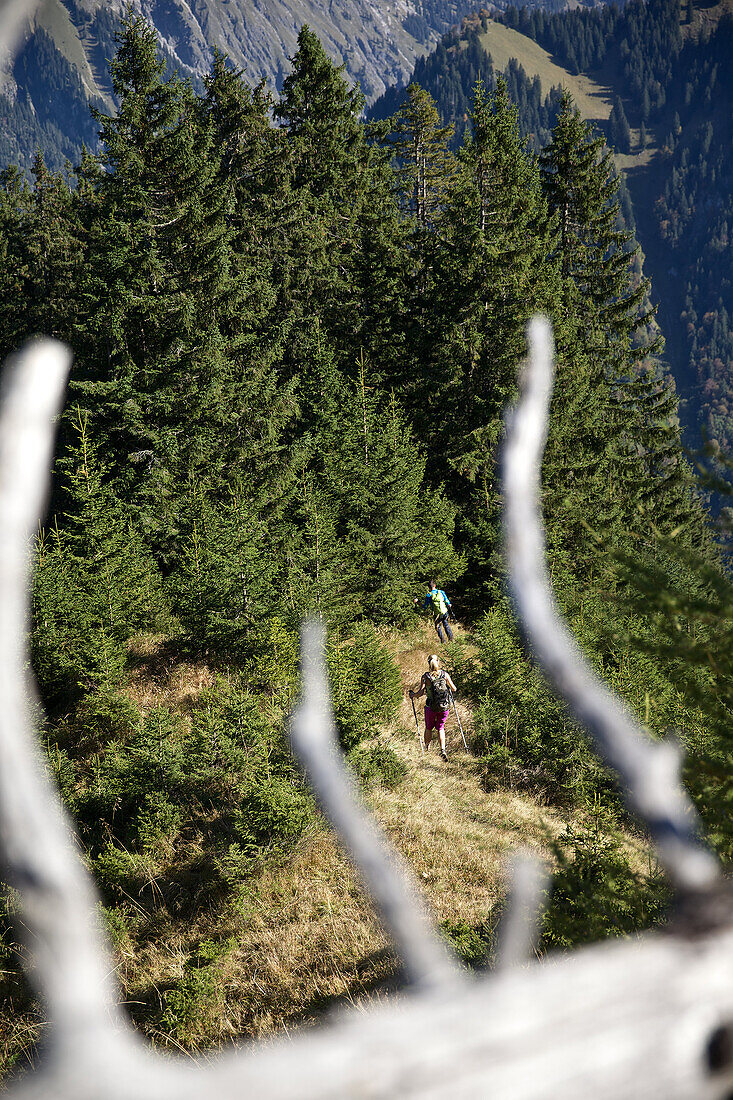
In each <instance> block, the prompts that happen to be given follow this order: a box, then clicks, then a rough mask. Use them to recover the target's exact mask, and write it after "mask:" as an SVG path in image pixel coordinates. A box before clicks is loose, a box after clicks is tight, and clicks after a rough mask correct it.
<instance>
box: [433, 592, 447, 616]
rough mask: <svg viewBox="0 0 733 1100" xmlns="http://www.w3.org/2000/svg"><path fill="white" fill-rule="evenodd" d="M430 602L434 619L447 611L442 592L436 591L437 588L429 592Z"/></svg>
mask: <svg viewBox="0 0 733 1100" xmlns="http://www.w3.org/2000/svg"><path fill="white" fill-rule="evenodd" d="M430 604H431V606H432V608H433V615H435V617H436V619H437V618H439V617H440V616H441V615H446V614H447V613H448V608H447V606H446V602H445V599H444V597H443V593H442V592H440V591H438V589H437V588H435V589H434V590H433V591H432V592H431V593H430Z"/></svg>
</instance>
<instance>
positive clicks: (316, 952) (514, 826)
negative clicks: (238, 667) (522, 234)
mask: <svg viewBox="0 0 733 1100" xmlns="http://www.w3.org/2000/svg"><path fill="white" fill-rule="evenodd" d="M465 641H466V638H465V635H464V636H463V642H464V643H465ZM390 648H391V649H392V652H393V653H394V655H395V657H396V659H397V662H398V665H399V668H400V672H401V675H402V679H403V683H404V687H405V690H407V688H408V687H409V686H414V685H415V684H416V682H417V681H418V680H419V677H420V675H421V674H422V672H423V671H424V669H425V667H426V659H427V655H428V653H429V652H431V650H432V649H433V648H434V636H433V635H432V631H428V629H427V628H425V629H424V630H423V631H421V632H420V633H418V634H413V635H412V636H411V637H410V636H408V637H403V638H399V637H396V636H395V637H393V638H392V639H391V643H390ZM462 648H465V645H464V646H463V647H462ZM131 658H132V659H131V671H130V675H129V680H128V684H127V688H126V695H127V699H128V700H129V703H130V705H132V706H134V707H135V708H136V709H137V708H139V712H140V714H141V715H142V716H143V719H144V720H145V719H146V718H148V717H149V716H153V717H155V716H156V715H159V714H160V713H161V708H166V710H167V711H168V713H170V714H176V715H178V717H179V719H180V720H182V721H191V719H192V717H193V716H195V714H196V712H197V710H199V709H200V708H201V707H202V706H203V707H206V706H209V707H210V705H211V698H212V696H211V692H212V688H214V686H215V684H216V673H215V670H213V669H212V668H211V667H209V666H207V665H206V664H205V663H202V662H196V661H193V662H192V661H191V660H186V659H176V658H171V657H170V655H169V656H168V657H166V651H165V647H164V646H161V643H160V640H159V639H157V640H156V639H153V638H150V637H147V638H145V637H141V638H138V639H137V640H136V642H135V644H134V647H133V650H132V653H131ZM460 705H461V715H462V720H463V722H464V725H465V726H466V728H467V729H470V723H471V713H472V708H471V704H470V702H465V701H464V702H463V703H461V704H460ZM448 746H449V749H450V751H451V755H450V760H449V762H448V764H445V763H443V761H441V759H440V757H439V756H438V754H437V752H436V750H435V746H433V749H432V752H430V753H429V754H428V755H426V756H421V754H420V747H419V744H418V740H417V736H416V733H415V725H414V720H413V714H412V709H411V707H410V704H409V701H408V699H407V697H406V696H405V698H404V699H403V701H402V704H401V707H400V710H399V713H398V714H397V715H396V716H395V718H394V720H393V721H390V722H389V723H388V724H386V725H385V726H384V727H383V728H382V729H380V730H374V731H373V734H372V737H371V738H369V739H367V740H366V741H364V742H363V743H362V745H361V746H360V755H361V758H362V759H364V758H365V757H368V756H369V754H373V753H374V751H375V749H376V750H378V751H379V752H381V753H382V754H384V753H385V752H386V753H387V754H391V755H393V757H394V759H395V760H396V761H398V762H399V764H400V767H399V769H395V767H394V765H393V772H392V773H390V774H387V775H386V776H385V775H384V774H382V775H380V773H379V772H377V773H376V777H374V778H372V779H371V780H368V779H367V780H366V782H365V796H366V798H367V801H368V803H369V805H370V807H371V809H372V810H373V812H374V814H375V815H376V818H377V820H378V821H379V822H380V824H381V825H382V827H383V828H384V830H385V831H386V833H387V835H388V836H389V837H390V839H391V841H392V843H393V844H394V845H395V847H396V848H397V849H398V850H399V851H400V852H401V854H402V855H403V856H404V858H405V859H406V861H407V863H408V865H409V866H410V867H411V869H412V871H413V873H414V874H415V876H416V878H417V879H418V881H419V882H420V883H421V885H422V887H423V891H424V896H425V898H426V900H427V903H428V905H429V907H430V909H431V911H432V913H433V915H434V918H435V920H436V922H437V923H438V924H439V925H440V926H441V928H442V930H443V932H444V934H445V935H446V936H447V937H448V938H449V940H450V941H451V942H452V943H453V944H454V946H455V947H456V948H457V949H458V950H459V952H461V953H462V954H463V956H464V958H465V959H466V960H467V961H469V962H471V963H474V964H475V963H477V962H479V961H481V957H482V955H483V954H484V953H485V954H487V955H490V953H491V950H492V936H493V932H494V931H495V929H496V926H497V923H498V918H499V914H500V910H501V905H502V900H503V898H504V896H505V892H506V859H507V857H508V856H509V855H510V854H511V853H512V852H513V851H515V850H516V849H517V848H518V847H524V848H529V849H532V850H534V851H536V852H538V853H540V854H542V855H543V856H544V857H546V858H548V859H551V858H552V854H551V851H550V842H551V839H552V837H555V836H558V835H559V834H560V833H561V832H562V830H563V829H564V827H565V825H566V823H567V821H568V820H572V819H575V820H577V815H562V814H561V813H559V812H558V811H557V810H554V809H552V808H551V807H548V806H543V805H541V804H540V803H539V802H538V801H537V800H536V799H534V798H532V797H531V796H530V795H528V794H523V793H521V792H519V791H513V790H511V789H508V788H505V787H498V788H497V789H495V790H492V791H490V792H487V791H486V790H485V789H484V788H483V787H482V784H481V769H480V765H479V763H478V762H477V761H476V759H475V758H473V757H471V756H470V755H468V754H467V753H465V752H464V751H463V746H462V743H461V740H460V735H459V732H458V729H457V727H456V725H455V720H454V719H453V717H452V716H451V719H450V721H449V728H448ZM176 846H177V843H175V844H174V842H173V840H172V837H169V838H168V839H167V840H166V839H163V841H162V843H161V842H159V844H158V846H157V848H156V849H155V850H153V849H150V851H149V852H148V855H147V858H146V862H145V867H144V870H143V868H142V866H141V871H142V873H141V875H140V877H139V880H138V881H136V880H135V879H134V878H132V877H129V879H128V881H127V882H125V883H123V882H122V880H121V881H120V886H119V888H118V890H117V897H116V901H115V903H114V904H109V901H108V907H107V910H106V913H107V918H108V924H109V931H110V934H111V936H112V939H113V941H114V945H115V956H116V958H115V962H116V968H117V974H118V978H119V980H120V983H121V985H122V990H123V996H124V998H125V1001H126V1003H127V1004H128V1006H129V1009H130V1012H131V1014H132V1016H133V1018H134V1020H135V1021H136V1023H137V1025H138V1026H139V1027H140V1028H141V1029H142V1031H143V1032H144V1033H145V1034H146V1036H147V1037H148V1038H149V1039H151V1040H152V1041H154V1042H155V1043H156V1044H159V1045H164V1046H168V1047H170V1048H171V1049H176V1050H180V1049H186V1050H190V1051H199V1050H203V1049H206V1048H207V1047H211V1046H219V1045H221V1044H224V1043H227V1042H232V1041H235V1040H241V1039H243V1038H246V1037H258V1036H262V1035H266V1034H268V1033H271V1032H272V1031H273V1030H276V1029H282V1028H283V1027H287V1028H291V1027H293V1026H302V1025H304V1024H311V1023H313V1022H315V1021H317V1020H318V1018H319V1017H320V1016H321V1015H322V1013H323V1012H324V1011H325V1010H326V1009H330V1008H333V1007H335V1006H336V1005H338V1004H339V1003H356V1002H358V1001H362V1000H364V999H365V998H370V997H373V996H383V995H384V993H385V992H386V991H387V990H388V989H389V988H390V985H392V984H393V983H394V981H395V979H396V977H397V973H398V964H397V962H396V960H395V958H394V955H393V954H392V952H391V950H390V945H389V943H388V941H387V939H386V937H385V935H384V933H383V931H382V930H381V928H380V926H379V924H378V922H377V920H376V918H375V914H374V912H373V909H372V907H371V905H370V904H369V902H368V900H367V899H366V898H365V896H364V894H363V892H362V890H361V887H360V884H359V882H358V880H357V878H356V876H355V873H354V870H353V867H352V866H351V864H350V862H349V860H348V858H347V857H346V856H345V855H344V853H343V852H342V851H341V849H340V848H339V846H338V844H337V843H336V840H335V837H334V836H333V834H332V833H331V831H330V830H329V829H328V828H327V827H326V826H325V824H324V822H323V821H322V820H321V819H320V818H313V819H312V820H311V822H310V823H309V825H308V827H307V828H306V829H305V831H304V832H303V834H302V835H301V836H300V838H299V839H298V840H297V842H296V843H295V844H294V845H292V846H291V847H290V848H289V850H288V849H286V850H284V851H281V852H280V853H277V852H276V851H273V852H272V853H271V854H270V858H269V859H268V860H267V861H265V862H264V863H261V864H260V866H259V867H257V866H251V867H250V868H249V869H248V870H247V871H245V870H244V868H243V866H242V865H241V864H240V866H239V867H237V866H236V864H235V862H234V857H233V856H232V857H231V858H230V866H229V879H228V882H227V885H226V887H223V884H221V883H220V884H219V886H218V889H217V890H215V891H213V892H212V891H211V890H210V889H209V892H208V893H205V890H206V887H207V883H206V879H207V877H211V875H212V864H211V858H212V855H213V833H211V832H210V833H209V834H208V835H207V834H206V832H204V831H199V834H198V837H197V838H196V842H195V843H191V844H189V849H190V852H189V858H188V860H187V874H186V877H185V878H184V877H183V876H182V874H181V871H180V868H179V864H178V861H177V860H176V858H175V855H174V850H175V847H176ZM110 871H111V868H108V874H109V873H110ZM210 885H211V884H209V886H210ZM123 886H124V888H123ZM176 891H177V892H176ZM204 898H205V899H206V900H205V902H204ZM6 967H7V964H6ZM7 977H8V974H7V969H6V974H5V979H6V980H5V982H4V983H3V985H2V989H3V994H4V997H3V1004H4V1009H3V1010H0V1035H2V1039H0V1073H2V1072H3V1070H7V1068H8V1066H9V1064H10V1063H11V1062H12V1061H13V1060H14V1059H18V1060H19V1063H20V1064H23V1063H24V1062H25V1061H27V1060H31V1061H32V1060H33V1059H34V1058H35V1053H34V1051H35V1044H36V1042H37V1040H38V1037H39V1034H40V1031H41V1027H42V1024H41V1022H40V1017H39V1015H38V1013H37V1010H35V1009H33V1010H31V1011H29V1010H28V1005H27V1002H25V1001H24V997H25V994H24V992H23V989H22V987H21V986H20V985H19V984H17V982H16V983H15V984H14V983H12V982H10V983H9V982H8V981H7ZM23 1008H25V1011H22V1009H23Z"/></svg>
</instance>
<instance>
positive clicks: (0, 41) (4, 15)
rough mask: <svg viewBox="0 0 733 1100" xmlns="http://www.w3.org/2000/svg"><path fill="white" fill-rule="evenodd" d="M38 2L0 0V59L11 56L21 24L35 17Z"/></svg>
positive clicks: (32, 0)
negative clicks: (3, 56)
mask: <svg viewBox="0 0 733 1100" xmlns="http://www.w3.org/2000/svg"><path fill="white" fill-rule="evenodd" d="M38 4H39V0H0V57H1V56H2V55H3V54H5V55H6V56H12V55H13V54H14V53H15V50H16V49H17V46H18V40H19V38H20V34H21V31H22V27H23V22H24V21H25V20H27V19H30V18H31V16H33V15H35V12H36V8H37V7H38Z"/></svg>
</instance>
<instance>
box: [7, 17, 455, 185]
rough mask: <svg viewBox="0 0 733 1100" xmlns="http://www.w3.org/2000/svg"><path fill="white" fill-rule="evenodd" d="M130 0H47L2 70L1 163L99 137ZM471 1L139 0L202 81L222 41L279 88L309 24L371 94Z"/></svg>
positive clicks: (407, 67) (51, 161)
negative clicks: (100, 108)
mask: <svg viewBox="0 0 733 1100" xmlns="http://www.w3.org/2000/svg"><path fill="white" fill-rule="evenodd" d="M125 6H126V5H125V3H124V0H111V2H110V3H107V2H106V0H43V3H42V4H41V5H40V7H39V9H38V11H37V13H36V15H35V17H34V18H33V20H32V21H31V23H30V24H29V26H28V28H27V31H26V34H25V37H24V39H23V41H22V43H21V49H20V54H19V56H18V57H17V58H16V60H15V63H14V64H13V65H12V66H11V67H6V69H5V71H4V72H0V92H2V97H3V99H4V102H3V105H2V106H3V110H2V112H1V114H2V116H3V117H2V122H1V123H0V166H2V165H6V164H9V163H19V164H20V165H21V166H22V167H24V168H28V167H30V164H31V161H32V158H33V155H34V153H35V152H36V149H37V148H40V149H41V150H42V151H43V153H44V155H45V157H46V161H47V163H48V165H49V167H51V168H52V169H57V168H60V167H62V166H63V163H64V160H65V159H66V158H70V159H71V160H72V161H75V160H77V159H78V156H79V151H80V146H81V142H82V141H84V142H86V143H87V144H88V145H92V146H93V145H95V144H96V128H95V126H94V123H93V121H92V120H91V119H90V118H89V113H88V105H89V104H96V105H104V106H105V108H109V106H110V105H111V103H112V99H111V88H110V85H109V81H108V77H107V62H108V60H109V58H110V57H111V56H112V55H113V53H114V48H115V47H114V41H113V35H114V30H115V27H116V25H117V21H118V18H119V16H120V14H121V13H122V11H123V10H124V9H125ZM471 7H472V4H471V3H470V2H469V0H386V2H385V3H379V4H376V3H371V2H369V0H344V2H340V3H334V2H333V0H266V2H262V0H224V2H222V3H218V2H215V0H194V2H192V3H184V2H183V0H175V2H173V3H165V2H163V0H137V3H135V4H133V9H135V8H137V9H138V10H140V12H141V13H142V14H143V15H144V16H145V17H146V18H147V19H148V20H150V22H151V23H152V24H153V25H154V26H155V28H156V30H157V33H158V39H159V43H160V47H161V50H162V52H163V54H164V56H166V57H167V59H168V61H169V62H170V64H171V65H172V66H173V67H175V68H177V69H178V70H179V72H180V73H181V74H182V75H184V76H190V77H192V78H193V79H194V80H196V81H200V79H201V77H202V76H203V75H204V74H205V73H207V72H208V71H209V69H210V67H211V61H212V56H213V49H214V48H215V47H216V48H217V49H219V50H221V51H223V52H224V53H226V54H227V55H228V56H229V57H230V58H231V59H232V61H233V62H234V63H235V64H236V65H238V66H240V67H242V68H243V69H244V71H245V73H246V76H247V79H248V80H249V81H250V82H251V83H252V84H255V83H257V82H258V81H259V80H262V79H264V80H267V81H268V82H269V83H270V84H271V85H272V86H273V87H278V88H279V87H280V86H281V84H282V81H283V79H284V77H285V75H286V74H287V73H288V72H289V68H290V66H289V63H288V57H290V56H292V55H293V54H294V52H295V49H296V40H297V35H298V31H299V30H300V28H301V26H302V25H303V24H304V23H307V24H309V25H310V26H311V27H312V28H313V29H314V30H315V31H316V33H317V34H318V36H319V37H320V38H321V39H322V41H323V43H324V46H325V48H326V49H327V51H328V53H329V55H330V56H331V58H332V59H333V60H334V61H335V62H336V63H337V64H343V65H345V66H346V72H347V73H348V75H349V76H350V78H351V79H352V81H357V80H358V81H359V83H360V86H361V89H362V91H363V93H364V95H365V97H366V99H367V102H371V101H372V100H374V99H375V98H376V97H377V96H378V95H379V94H380V93H381V92H382V91H384V89H385V87H386V86H387V85H389V84H391V83H393V82H403V81H404V80H405V79H406V78H407V77H408V76H409V74H410V73H411V71H412V68H413V66H414V63H415V60H416V58H417V57H419V56H420V55H421V54H422V53H423V52H424V51H425V50H426V49H429V48H430V47H432V46H433V45H434V44H435V42H436V41H437V39H438V37H439V35H440V34H441V33H442V32H444V31H445V30H446V29H447V28H448V27H450V26H451V24H452V23H454V22H456V21H457V20H458V19H460V17H461V16H462V15H464V14H465V13H466V11H469V10H470V9H471Z"/></svg>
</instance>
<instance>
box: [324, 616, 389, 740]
mask: <svg viewBox="0 0 733 1100" xmlns="http://www.w3.org/2000/svg"><path fill="white" fill-rule="evenodd" d="M326 659H327V663H328V672H329V680H330V684H331V696H332V702H333V711H334V717H335V720H336V727H337V729H338V734H339V738H340V741H341V744H342V745H343V747H344V748H345V749H350V748H352V747H353V746H354V745H356V744H358V742H359V741H361V740H363V738H365V737H370V736H373V735H374V734H375V733H376V732H377V729H378V727H379V725H381V724H382V723H383V722H386V721H388V720H389V719H390V718H392V717H393V716H394V714H395V713H396V711H397V707H398V706H399V703H400V700H401V699H402V679H401V677H400V672H399V669H398V668H397V665H396V663H395V661H394V658H393V657H392V655H391V653H390V652H389V650H388V649H387V647H386V646H385V645H384V644H383V643H382V642H381V641H380V639H379V636H378V634H377V632H376V631H375V630H374V629H373V628H372V627H370V626H368V625H366V624H364V625H361V626H359V627H358V629H357V630H356V631H355V633H354V635H353V636H352V637H350V638H347V639H345V640H342V639H341V638H340V636H339V634H338V633H337V634H336V635H335V636H334V637H332V638H331V639H329V644H328V649H327V654H326Z"/></svg>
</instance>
